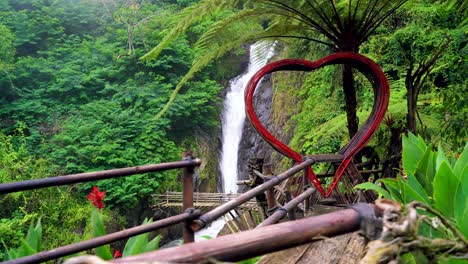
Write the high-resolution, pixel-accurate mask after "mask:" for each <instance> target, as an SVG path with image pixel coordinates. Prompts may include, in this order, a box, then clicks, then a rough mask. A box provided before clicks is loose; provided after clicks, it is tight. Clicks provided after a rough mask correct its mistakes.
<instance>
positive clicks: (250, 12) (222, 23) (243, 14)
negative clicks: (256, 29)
mask: <svg viewBox="0 0 468 264" xmlns="http://www.w3.org/2000/svg"><path fill="white" fill-rule="evenodd" d="M270 15H271V10H268V9H265V8H252V9H246V10H242V11H240V12H238V13H236V14H234V15H232V16H229V17H226V18H224V19H222V20H219V21H217V22H216V23H214V24H213V25H211V26H210V27H209V28H208V29H207V31H206V32H205V33H204V34H203V35H201V36H200V38H199V39H198V41H197V42H196V43H195V45H194V46H195V48H196V49H203V48H206V47H208V46H209V43H212V42H213V41H215V39H216V37H217V36H219V35H220V34H222V33H226V30H227V29H228V28H232V27H233V25H237V24H238V23H243V24H245V23H246V20H248V21H249V22H250V20H251V19H254V20H259V19H261V18H266V17H267V16H270ZM264 16H265V17H264Z"/></svg>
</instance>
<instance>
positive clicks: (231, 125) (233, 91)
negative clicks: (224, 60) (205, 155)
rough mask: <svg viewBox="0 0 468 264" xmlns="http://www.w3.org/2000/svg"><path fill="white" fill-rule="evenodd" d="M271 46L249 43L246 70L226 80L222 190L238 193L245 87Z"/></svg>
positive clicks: (207, 233) (202, 235) (212, 229)
mask: <svg viewBox="0 0 468 264" xmlns="http://www.w3.org/2000/svg"><path fill="white" fill-rule="evenodd" d="M274 46H275V44H274V43H272V42H267V41H259V42H257V43H255V44H253V45H252V46H250V55H249V66H248V69H247V72H245V73H244V74H242V75H239V76H237V77H236V78H234V79H232V80H231V81H230V82H229V88H230V89H229V92H228V93H227V95H226V99H225V101H224V112H223V117H222V123H223V127H222V131H223V141H222V143H223V148H222V152H221V163H220V169H221V175H222V179H223V190H224V193H237V184H236V182H237V160H238V152H239V143H240V140H241V138H242V129H243V127H244V121H245V104H244V91H245V88H246V86H247V83H248V82H249V80H250V78H252V76H253V75H254V74H255V73H256V72H257V71H258V70H260V68H261V67H263V66H264V65H265V64H266V63H267V62H268V60H269V59H270V58H271V57H272V56H273V55H274ZM224 224H225V222H224V220H223V219H218V220H216V221H214V222H213V223H212V224H211V225H210V226H209V227H207V228H205V229H202V230H200V231H198V232H197V233H196V234H195V240H196V241H199V240H203V239H206V238H213V237H216V236H217V235H218V233H219V231H221V229H222V228H223V226H224Z"/></svg>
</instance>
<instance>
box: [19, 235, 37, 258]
mask: <svg viewBox="0 0 468 264" xmlns="http://www.w3.org/2000/svg"><path fill="white" fill-rule="evenodd" d="M36 253H37V251H36V250H34V248H32V247H31V246H30V245H29V243H28V242H27V241H26V240H25V239H21V245H20V247H19V248H18V249H17V252H16V257H17V258H20V257H26V256H30V255H33V254H36Z"/></svg>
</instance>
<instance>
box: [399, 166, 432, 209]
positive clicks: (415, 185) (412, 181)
mask: <svg viewBox="0 0 468 264" xmlns="http://www.w3.org/2000/svg"><path fill="white" fill-rule="evenodd" d="M406 176H407V177H408V180H407V181H406V182H404V183H405V184H406V183H407V184H408V186H409V187H411V191H413V192H415V193H414V194H413V195H417V197H418V201H421V202H423V203H425V204H427V205H429V206H430V205H431V201H430V199H429V196H428V195H427V193H426V191H425V190H424V188H423V187H422V186H421V184H420V183H419V182H418V180H417V179H416V177H415V176H413V174H412V173H408V174H407V175H406ZM402 180H403V179H402ZM431 185H432V184H431Z"/></svg>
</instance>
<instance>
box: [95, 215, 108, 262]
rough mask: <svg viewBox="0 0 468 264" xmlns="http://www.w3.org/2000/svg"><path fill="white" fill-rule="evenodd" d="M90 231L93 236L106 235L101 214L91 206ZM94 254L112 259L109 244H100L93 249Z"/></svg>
mask: <svg viewBox="0 0 468 264" xmlns="http://www.w3.org/2000/svg"><path fill="white" fill-rule="evenodd" d="M91 233H92V235H93V237H100V236H104V235H106V229H105V227H104V223H103V221H102V215H101V213H100V212H99V211H98V209H97V208H93V211H92V213H91ZM94 251H95V252H96V255H97V256H98V257H100V258H102V259H104V260H109V259H112V253H111V250H110V246H109V245H104V246H100V247H97V248H95V249H94Z"/></svg>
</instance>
